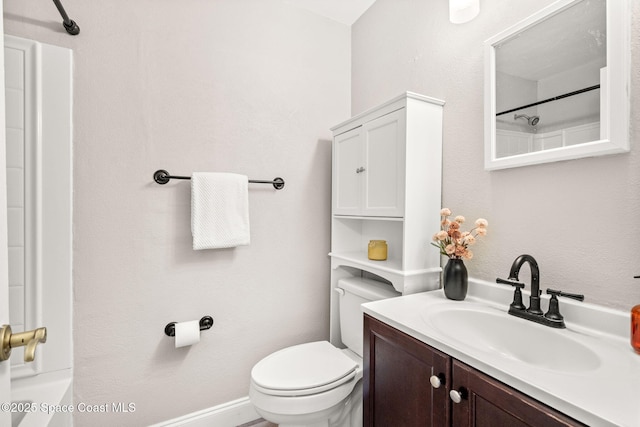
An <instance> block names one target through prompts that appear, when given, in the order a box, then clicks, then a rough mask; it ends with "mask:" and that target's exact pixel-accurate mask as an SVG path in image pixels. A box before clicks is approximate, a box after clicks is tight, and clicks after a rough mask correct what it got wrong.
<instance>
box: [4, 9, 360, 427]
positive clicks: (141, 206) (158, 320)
mask: <svg viewBox="0 0 640 427" xmlns="http://www.w3.org/2000/svg"><path fill="white" fill-rule="evenodd" d="M64 6H65V8H66V9H67V12H68V13H69V15H70V16H71V17H72V18H73V19H74V20H76V21H77V22H78V24H79V25H80V27H81V33H80V35H78V36H77V37H71V36H69V35H67V34H66V33H65V32H64V30H63V29H62V27H61V25H60V16H59V15H58V14H57V11H56V9H55V7H54V6H53V5H52V4H51V2H46V1H42V2H40V1H39V2H19V1H16V2H6V3H5V4H4V7H5V29H6V32H7V33H9V34H13V35H17V36H22V37H27V38H32V39H35V40H38V41H42V42H45V43H50V44H54V45H60V46H65V47H69V48H71V49H73V51H74V72H75V79H74V90H75V96H74V103H75V105H74V133H75V135H74V197H75V200H74V347H75V350H74V366H75V383H74V391H75V396H74V399H75V402H76V403H78V402H84V403H87V404H103V403H108V402H134V403H136V412H135V413H133V414H116V413H109V414H87V413H76V414H75V422H76V425H80V426H83V425H105V426H112V425H121V426H124V425H131V426H140V425H148V424H150V423H153V422H158V421H161V420H167V419H170V418H173V417H177V416H180V415H183V414H186V413H190V412H193V411H196V410H200V409H204V408H208V407H211V406H215V405H218V404H221V403H225V402H229V401H231V400H234V399H237V398H240V397H244V396H247V394H248V384H249V373H250V370H251V367H252V366H253V365H254V364H255V363H256V362H257V361H258V360H260V359H261V358H262V357H264V356H266V355H267V354H269V353H271V352H273V351H275V350H277V349H279V348H282V347H285V346H289V345H293V344H297V343H302V342H307V341H313V340H321V339H326V338H327V337H328V322H329V320H328V313H329V286H328V284H329V268H330V267H329V260H328V257H327V254H328V252H329V237H330V236H329V224H330V223H329V215H330V182H331V178H330V169H331V166H330V165H331V163H330V154H331V145H330V142H329V141H330V140H331V132H330V131H329V128H330V127H331V126H333V125H334V124H336V123H338V122H340V121H342V120H345V119H347V118H348V117H349V113H350V111H349V110H350V85H349V80H350V74H349V73H350V71H349V70H350V41H349V40H350V30H349V27H347V26H345V25H341V24H338V23H336V22H333V21H330V20H328V19H325V18H321V17H319V16H317V15H313V14H311V13H308V12H305V11H303V10H301V9H298V8H295V7H292V6H288V5H285V4H283V2H281V1H279V0H242V1H238V0H216V1H196V0H186V1H181V2H175V1H168V0H153V1H151V0H140V1H123V0H118V1H103V2H96V1H80V0H65V1H64ZM160 168H164V169H167V170H169V171H170V172H171V173H173V174H177V175H181V174H186V175H189V174H191V172H194V171H220V172H235V173H242V174H246V175H249V176H250V177H251V178H254V179H271V178H274V177H276V176H282V177H284V178H285V180H286V187H285V189H284V190H283V191H279V192H276V191H274V190H273V188H272V187H270V186H266V185H263V186H260V185H251V186H250V195H249V203H250V219H251V245H250V246H246V247H239V248H237V249H232V250H209V251H197V252H196V251H193V250H192V248H191V232H190V187H189V183H188V182H184V181H176V182H171V183H170V184H168V185H166V186H160V185H157V184H155V183H153V182H152V174H153V172H154V171H155V170H156V169H160ZM207 314H209V315H211V316H213V318H214V319H215V325H214V327H213V328H212V329H211V330H209V331H207V332H205V333H203V334H202V339H201V342H200V343H199V344H197V345H195V346H193V347H191V348H182V349H175V348H172V345H173V340H172V339H170V338H168V337H166V336H164V333H163V330H164V327H165V325H166V324H167V323H168V322H171V321H186V320H192V319H199V318H200V317H201V316H203V315H207ZM50 339H54V337H50Z"/></svg>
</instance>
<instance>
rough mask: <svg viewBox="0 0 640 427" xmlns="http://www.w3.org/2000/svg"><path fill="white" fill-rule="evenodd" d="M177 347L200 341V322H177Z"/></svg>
mask: <svg viewBox="0 0 640 427" xmlns="http://www.w3.org/2000/svg"><path fill="white" fill-rule="evenodd" d="M175 331H176V336H175V338H176V348H179V347H186V346H188V345H193V344H197V343H199V342H200V322H199V321H197V320H192V321H190V322H180V323H176V324H175Z"/></svg>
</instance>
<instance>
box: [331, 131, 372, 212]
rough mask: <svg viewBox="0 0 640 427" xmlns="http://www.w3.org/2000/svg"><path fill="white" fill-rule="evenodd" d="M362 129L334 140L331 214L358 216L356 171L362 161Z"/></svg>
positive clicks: (358, 179)
mask: <svg viewBox="0 0 640 427" xmlns="http://www.w3.org/2000/svg"><path fill="white" fill-rule="evenodd" d="M361 130H362V128H360V127H358V128H355V129H353V130H350V131H348V132H345V133H343V134H341V135H338V136H336V137H335V139H334V153H333V169H334V171H333V176H334V179H333V189H332V190H333V198H334V200H333V213H334V214H337V215H360V213H361V195H362V179H361V173H360V172H357V170H358V169H359V168H361V167H363V166H364V161H363V160H362V151H363V148H362V139H361Z"/></svg>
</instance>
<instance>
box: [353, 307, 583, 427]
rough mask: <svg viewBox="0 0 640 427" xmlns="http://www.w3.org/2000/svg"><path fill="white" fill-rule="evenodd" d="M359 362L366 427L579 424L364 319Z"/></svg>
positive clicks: (385, 325)
mask: <svg viewBox="0 0 640 427" xmlns="http://www.w3.org/2000/svg"><path fill="white" fill-rule="evenodd" d="M363 358H364V378H363V383H364V407H363V412H364V425H365V426H377V427H388V426H394V427H396V426H398V427H400V426H401V427H412V426H415V427H428V426H443V427H444V426H455V427H464V426H476V427H482V426H487V427H489V426H490V427H500V426H504V427H518V426H544V427H555V426H582V425H583V424H581V423H578V422H577V421H575V420H573V419H571V418H569V417H567V416H566V415H564V414H562V413H560V412H558V411H556V410H554V409H552V408H550V407H548V406H546V405H544V404H542V403H540V402H538V401H537V400H534V399H532V398H530V397H528V396H526V395H524V394H522V393H520V392H519V391H517V390H515V389H513V388H511V387H509V386H507V385H505V384H503V383H501V382H499V381H497V380H495V379H493V378H491V377H489V376H487V375H485V374H483V373H482V372H480V371H478V370H476V369H474V368H472V367H470V366H468V365H465V364H464V363H462V362H460V361H458V360H455V359H453V358H452V357H450V356H448V355H447V354H445V353H442V352H440V351H438V350H436V349H434V348H432V347H430V346H428V345H427V344H424V343H423V342H421V341H419V340H417V339H415V338H413V337H410V336H409V335H407V334H405V333H403V332H400V331H398V330H397V329H395V328H393V327H391V326H389V325H387V324H385V323H383V322H380V321H379V320H376V319H374V318H372V317H370V316H368V315H365V319H364V354H363ZM433 376H435V377H438V380H436V379H435V378H434V379H433V380H434V381H433V382H434V383H435V385H436V386H438V385H439V387H437V388H436V387H435V386H433V385H432V384H431V377H433ZM438 383H440V384H438ZM451 390H454V391H457V392H458V393H459V394H460V395H461V401H460V403H454V402H453V400H452V399H451V398H450V395H449V393H450V391H451ZM454 394H455V393H454Z"/></svg>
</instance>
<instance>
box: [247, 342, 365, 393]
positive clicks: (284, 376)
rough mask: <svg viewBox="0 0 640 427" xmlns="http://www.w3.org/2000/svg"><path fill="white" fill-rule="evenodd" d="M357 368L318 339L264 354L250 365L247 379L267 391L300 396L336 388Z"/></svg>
mask: <svg viewBox="0 0 640 427" xmlns="http://www.w3.org/2000/svg"><path fill="white" fill-rule="evenodd" d="M357 368H358V364H357V363H356V362H355V361H354V360H353V359H351V358H350V357H348V356H347V355H345V354H344V353H343V352H342V351H340V350H339V349H337V348H335V347H334V346H333V345H331V344H330V343H329V342H328V341H318V342H312V343H306V344H301V345H296V346H293V347H288V348H285V349H282V350H280V351H277V352H275V353H273V354H271V355H269V356H267V357H265V358H264V359H262V360H261V361H260V362H258V363H257V364H256V365H255V366H254V367H253V370H252V371H251V378H252V380H253V382H254V384H256V385H257V386H259V387H260V388H261V389H262V390H264V391H271V392H273V393H271V394H278V395H302V394H310V393H316V392H321V391H324V390H326V389H330V388H333V387H336V386H338V385H340V384H342V383H344V382H346V381H348V380H350V379H351V378H353V377H354V376H355V372H356V369H357ZM305 391H306V392H305Z"/></svg>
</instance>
